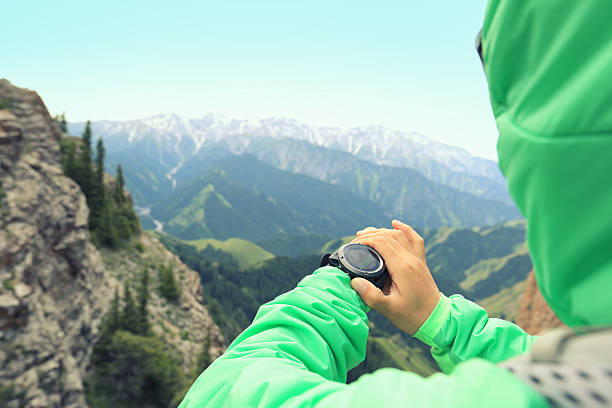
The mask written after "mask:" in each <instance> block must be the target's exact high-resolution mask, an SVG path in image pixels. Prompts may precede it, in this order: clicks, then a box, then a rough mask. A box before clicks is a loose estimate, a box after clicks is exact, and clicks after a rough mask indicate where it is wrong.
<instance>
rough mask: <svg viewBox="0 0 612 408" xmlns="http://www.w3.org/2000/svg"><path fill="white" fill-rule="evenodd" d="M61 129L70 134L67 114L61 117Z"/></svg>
mask: <svg viewBox="0 0 612 408" xmlns="http://www.w3.org/2000/svg"><path fill="white" fill-rule="evenodd" d="M58 124H59V127H60V130H61V131H62V132H64V133H68V122H67V121H66V112H62V116H60V117H59V122H58Z"/></svg>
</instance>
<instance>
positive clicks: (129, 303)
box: [121, 281, 139, 334]
mask: <svg viewBox="0 0 612 408" xmlns="http://www.w3.org/2000/svg"><path fill="white" fill-rule="evenodd" d="M123 291H124V305H123V311H122V312H121V328H122V329H123V330H126V331H129V332H132V333H134V334H138V321H139V318H138V311H137V310H136V305H135V303H134V297H133V296H132V291H131V290H130V286H129V285H128V283H127V281H126V282H125V283H124V285H123Z"/></svg>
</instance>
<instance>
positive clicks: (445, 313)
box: [412, 293, 452, 346]
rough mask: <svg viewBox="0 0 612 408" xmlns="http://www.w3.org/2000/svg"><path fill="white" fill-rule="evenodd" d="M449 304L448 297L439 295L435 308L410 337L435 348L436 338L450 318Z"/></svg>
mask: <svg viewBox="0 0 612 408" xmlns="http://www.w3.org/2000/svg"><path fill="white" fill-rule="evenodd" d="M451 304H452V301H451V300H450V299H449V298H448V297H446V296H444V294H443V293H439V298H438V302H437V303H436V305H435V307H434V308H433V309H432V310H431V312H430V313H429V316H427V318H426V319H425V320H424V321H423V323H422V324H421V325H420V327H419V328H418V330H416V332H415V333H413V334H412V335H413V336H414V337H416V338H417V339H419V340H421V341H422V342H423V343H425V344H427V345H429V346H435V345H436V341H435V339H436V336H437V335H438V333H439V332H440V329H442V327H444V325H445V324H446V323H447V322H448V319H449V317H450V313H451Z"/></svg>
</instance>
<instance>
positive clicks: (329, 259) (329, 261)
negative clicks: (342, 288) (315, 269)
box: [319, 252, 388, 290]
mask: <svg viewBox="0 0 612 408" xmlns="http://www.w3.org/2000/svg"><path fill="white" fill-rule="evenodd" d="M334 255H337V254H336V252H334V253H333V254H325V255H323V256H322V257H321V262H319V267H323V266H327V265H330V266H335V267H337V268H340V270H342V271H343V272H345V273H346V274H347V275H348V276H349V277H350V278H351V279H353V278H354V277H355V275H354V274H353V273H351V272H350V271H347V270H346V269H344V268H343V267H342V264H341V263H340V261H339V260H338V259H337V258H335V257H334ZM387 277H388V274H387V273H385V274H383V275H381V276H379V277H378V279H367V278H364V279H366V280H368V281H370V282H372V284H373V285H374V286H376V287H377V288H378V289H380V290H383V288H384V286H385V281H386V280H387Z"/></svg>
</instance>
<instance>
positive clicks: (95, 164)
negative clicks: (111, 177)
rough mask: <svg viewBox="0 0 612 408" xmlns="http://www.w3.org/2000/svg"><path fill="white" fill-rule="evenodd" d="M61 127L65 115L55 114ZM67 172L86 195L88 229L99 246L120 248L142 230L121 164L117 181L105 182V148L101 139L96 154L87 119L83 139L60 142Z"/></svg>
mask: <svg viewBox="0 0 612 408" xmlns="http://www.w3.org/2000/svg"><path fill="white" fill-rule="evenodd" d="M56 121H57V123H58V126H59V127H60V129H62V130H64V131H66V130H67V125H66V118H65V116H63V115H62V116H60V117H56ZM60 147H61V151H62V169H63V170H64V174H66V175H67V176H68V177H70V178H71V179H73V180H74V181H76V182H77V183H78V185H79V186H80V187H81V190H82V191H83V194H85V197H86V198H87V206H88V207H89V220H88V223H89V230H90V231H91V239H92V241H93V243H94V244H95V245H96V246H106V247H110V248H118V247H121V246H122V245H123V243H124V242H125V241H127V240H129V239H130V237H132V236H133V235H135V234H137V233H138V232H139V231H140V223H139V221H138V217H137V216H136V213H135V212H134V209H133V208H132V203H131V202H130V201H129V200H128V199H127V197H126V196H125V194H124V187H125V180H124V178H123V172H122V170H121V165H119V166H117V174H116V178H115V181H114V183H109V185H108V186H107V184H106V183H105V181H104V158H105V154H106V151H105V148H104V142H103V141H102V139H101V138H100V139H98V142H97V145H96V151H95V156H94V153H93V150H92V132H91V124H90V122H89V121H88V122H87V125H86V126H85V130H84V131H83V134H82V135H81V138H80V139H78V138H71V137H67V138H64V139H62V140H61V141H60Z"/></svg>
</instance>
